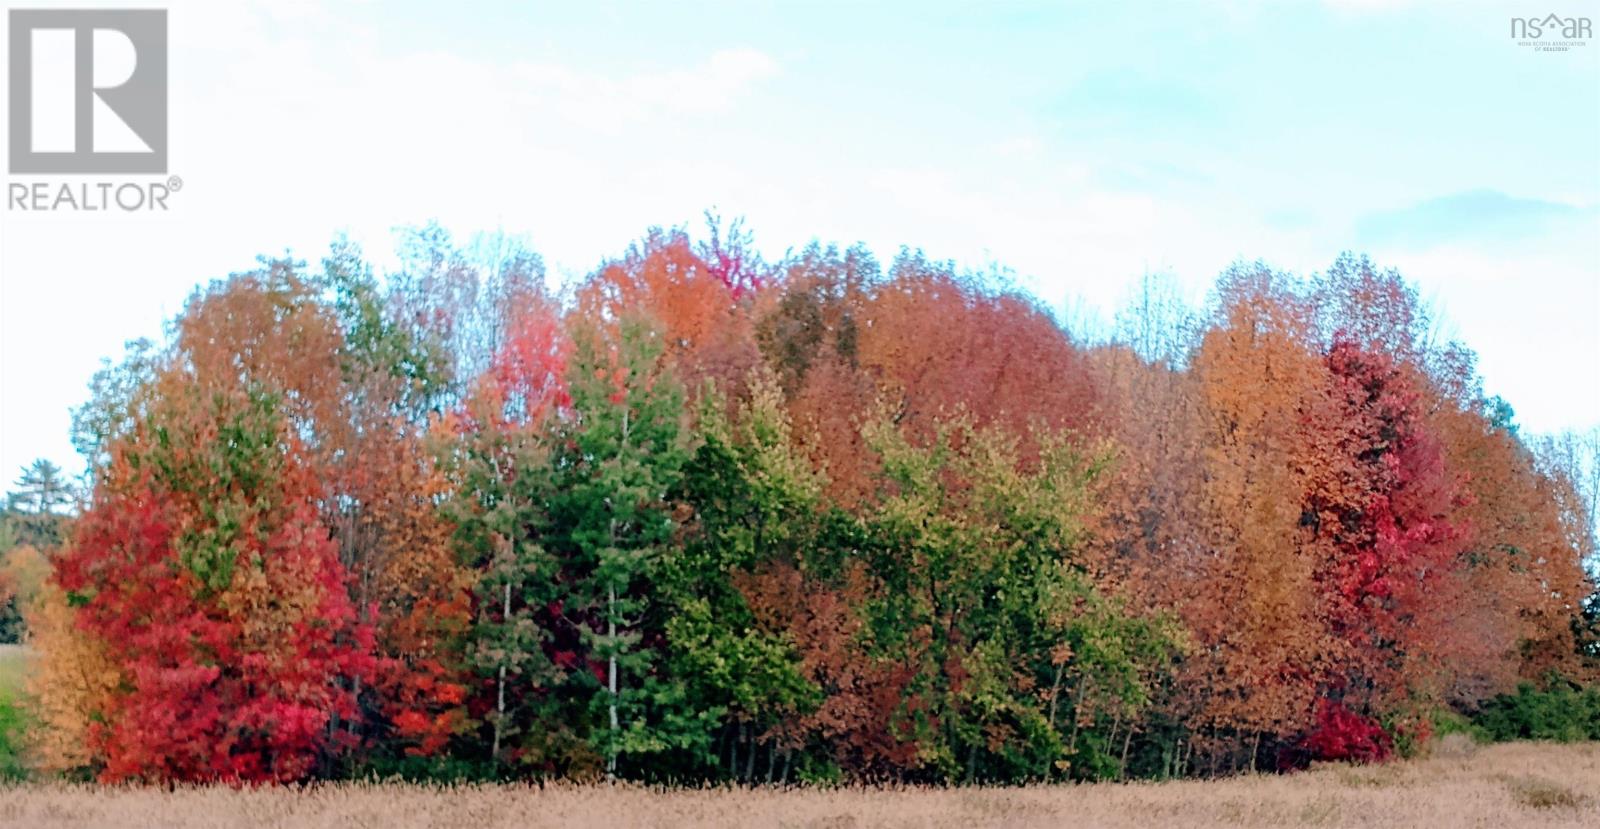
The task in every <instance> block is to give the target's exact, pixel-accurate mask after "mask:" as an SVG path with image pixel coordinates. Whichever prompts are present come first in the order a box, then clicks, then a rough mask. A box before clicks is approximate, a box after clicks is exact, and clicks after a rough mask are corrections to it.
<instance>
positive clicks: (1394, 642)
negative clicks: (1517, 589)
mask: <svg viewBox="0 0 1600 829" xmlns="http://www.w3.org/2000/svg"><path fill="white" fill-rule="evenodd" d="M1325 362H1326V365H1327V368H1328V373H1329V387H1328V388H1329V395H1328V400H1329V402H1330V403H1331V406H1332V408H1331V409H1330V410H1327V411H1314V412H1313V414H1314V416H1315V418H1316V420H1317V421H1318V423H1317V424H1315V425H1308V429H1321V430H1322V431H1323V432H1324V433H1332V435H1331V437H1327V438H1325V439H1324V440H1323V441H1322V442H1320V443H1319V444H1318V445H1319V448H1320V449H1322V450H1323V451H1322V454H1323V457H1322V458H1320V459H1319V460H1320V462H1319V463H1314V464H1309V465H1308V469H1310V470H1312V472H1311V475H1310V478H1309V480H1308V481H1307V490H1306V504H1305V510H1304V513H1303V517H1302V523H1303V524H1307V525H1309V527H1310V528H1311V534H1312V538H1311V539H1310V541H1309V543H1310V544H1311V546H1312V548H1313V550H1315V554H1316V555H1317V557H1318V559H1319V565H1318V570H1317V581H1318V585H1319V590H1320V593H1321V600H1322V603H1323V613H1324V614H1325V615H1324V622H1325V624H1327V625H1328V628H1329V633H1330V634H1331V638H1332V640H1333V641H1335V642H1337V643H1338V644H1339V646H1340V647H1339V649H1338V651H1337V653H1336V658H1335V659H1334V660H1331V662H1330V666H1329V674H1328V676H1327V679H1326V690H1325V693H1327V694H1329V695H1331V696H1332V698H1334V699H1336V700H1338V701H1339V705H1338V711H1337V712H1336V713H1337V716H1335V715H1332V714H1327V709H1324V712H1323V715H1322V716H1320V717H1319V721H1318V726H1317V728H1318V730H1319V731H1320V730H1321V729H1324V728H1335V727H1336V728H1340V729H1345V726H1347V725H1348V722H1347V721H1348V719H1349V717H1350V716H1361V715H1367V716H1372V715H1376V714H1380V713H1391V712H1393V711H1395V709H1396V707H1397V706H1401V705H1402V704H1403V703H1405V702H1407V701H1408V700H1409V699H1436V698H1438V696H1439V694H1440V693H1441V688H1440V684H1441V683H1440V682H1439V678H1440V673H1439V667H1438V666H1439V661H1440V660H1438V659H1437V658H1436V656H1437V655H1438V649H1439V647H1440V645H1441V644H1442V642H1443V640H1445V639H1447V638H1448V637H1449V636H1451V635H1452V633H1451V631H1449V630H1446V629H1444V628H1442V627H1441V626H1439V624H1438V623H1439V622H1442V621H1444V620H1445V619H1446V618H1447V614H1445V613H1440V612H1439V610H1440V607H1439V605H1441V604H1444V605H1448V606H1454V605H1455V604H1456V603H1458V602H1459V601H1460V600H1462V599H1463V598H1464V597H1462V596H1459V595H1457V593H1456V591H1455V589H1454V588H1455V587H1456V586H1457V585H1458V584H1459V581H1458V579H1457V573H1456V558H1457V556H1456V552H1457V547H1458V546H1459V544H1460V542H1461V537H1462V533H1461V532H1460V530H1459V529H1458V528H1457V527H1456V525H1455V523H1454V521H1455V519H1454V515H1455V512H1456V510H1457V508H1458V507H1459V506H1460V498H1459V497H1458V491H1459V486H1458V481H1457V480H1456V478H1455V477H1454V476H1453V475H1452V474H1451V473H1450V471H1449V469H1448V468H1447V467H1446V465H1445V459H1444V455H1443V453H1442V451H1441V449H1440V446H1439V442H1438V440H1437V439H1436V438H1435V437H1434V435H1433V434H1432V433H1431V432H1430V431H1429V430H1428V429H1427V426H1426V422H1425V420H1424V419H1423V413H1422V411H1421V407H1420V404H1421V401H1422V395H1421V394H1420V392H1419V391H1418V390H1417V381H1416V379H1415V375H1414V374H1413V373H1412V372H1411V370H1410V369H1409V367H1408V366H1406V365H1404V364H1400V363H1397V362H1396V361H1395V360H1393V359H1392V358H1390V357H1388V356H1386V355H1384V354H1381V353H1373V352H1368V351H1365V350H1363V349H1362V348H1360V347H1359V346H1357V345H1356V344H1354V343H1353V342H1351V341H1349V340H1345V339H1342V338H1340V339H1336V340H1335V342H1334V344H1333V346H1332V348H1331V349H1330V350H1329V352H1328V354H1327V356H1326V359H1325ZM1346 730H1347V729H1346ZM1320 739H1321V738H1320V737H1319V734H1318V733H1317V732H1314V733H1313V734H1312V737H1311V743H1312V744H1313V745H1316V744H1319V743H1318V741H1319V740H1320ZM1329 759H1334V758H1333V757H1331V756H1330V757H1329Z"/></svg>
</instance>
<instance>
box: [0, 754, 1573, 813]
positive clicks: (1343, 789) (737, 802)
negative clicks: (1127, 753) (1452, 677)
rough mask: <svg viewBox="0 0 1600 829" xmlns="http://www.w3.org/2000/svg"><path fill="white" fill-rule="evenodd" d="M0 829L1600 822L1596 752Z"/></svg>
mask: <svg viewBox="0 0 1600 829" xmlns="http://www.w3.org/2000/svg"><path fill="white" fill-rule="evenodd" d="M0 826H7V827H9V826H28V827H56V826H59V827H68V826H171V827H190V826H193V827H199V826H207V827H212V826H216V827H232V826H283V827H306V829H311V828H312V827H334V826H338V827H384V829H408V827H422V826H471V827H502V826H503V827H526V826H818V827H835V828H837V827H867V826H907V827H911V826H918V827H920V826H930V827H934V826H936V827H945V826H948V827H957V826H960V827H965V826H1019V827H1020V826H1112V827H1120V826H1126V827H1140V829H1148V827H1153V826H1162V827H1167V826H1485V827H1505V826H1589V827H1592V826H1600V744H1597V743H1589V744H1579V745H1551V744H1537V743H1512V744H1504V745H1498V746H1492V747H1487V748H1482V749H1478V750H1475V751H1474V750H1471V749H1470V747H1464V746H1463V747H1458V748H1457V750H1456V751H1454V752H1451V753H1450V754H1449V755H1448V756H1444V755H1443V753H1441V756H1435V757H1432V758H1429V759H1426V760H1418V761H1412V762H1403V763H1394V764H1390V765H1386V766H1368V767H1348V766H1329V767H1324V768H1317V769H1314V770H1312V771H1310V772H1306V773H1303V774H1295V775H1288V776H1267V775H1262V776H1254V777H1240V778H1233V779H1228V780H1219V781H1183V782H1171V783H1133V784H1126V785H1118V784H1100V785H1084V786H1040V787H1031V788H1009V789H1006V788H994V789H988V788H973V789H932V790H930V789H841V790H816V789H810V790H801V789H792V790H787V791H774V790H728V789H720V790H680V791H659V790H651V789H645V788H639V787H631V786H621V787H617V788H607V787H604V786H567V785H563V786H552V787H548V788H544V789H539V788H534V787H525V786H486V787H477V786H471V787H461V788H435V787H423V786H407V785H359V784H338V785H326V786H317V787H312V788H308V789H257V790H235V789H229V788H223V787H213V788H191V789H179V790H177V791H165V790H162V789H134V788H97V787H89V786H64V785H37V784H36V785H29V786H21V787H13V788H0Z"/></svg>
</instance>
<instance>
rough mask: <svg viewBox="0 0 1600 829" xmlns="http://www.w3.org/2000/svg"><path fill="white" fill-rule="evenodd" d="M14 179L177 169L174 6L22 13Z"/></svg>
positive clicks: (15, 77)
mask: <svg viewBox="0 0 1600 829" xmlns="http://www.w3.org/2000/svg"><path fill="white" fill-rule="evenodd" d="M10 20H11V37H10V43H9V46H10V49H9V53H10V56H11V57H10V79H11V81H10V83H11V86H10V90H11V113H10V115H11V132H10V137H11V172H12V173H14V174H35V173H165V172H166V171H167V12H166V10H165V9H70V10H69V9H59V10H58V9H48V10H47V9H13V10H12V11H11V15H10Z"/></svg>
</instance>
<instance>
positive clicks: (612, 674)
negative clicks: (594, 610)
mask: <svg viewBox="0 0 1600 829" xmlns="http://www.w3.org/2000/svg"><path fill="white" fill-rule="evenodd" d="M616 606H617V586H616V585H615V584H610V585H607V586H606V638H607V639H608V640H609V642H610V643H611V657H610V659H608V660H607V668H606V685H607V687H609V688H610V689H611V705H610V707H609V708H610V714H611V748H610V749H609V750H608V751H607V752H606V754H607V755H608V756H607V757H606V779H607V780H616V779H617V611H616Z"/></svg>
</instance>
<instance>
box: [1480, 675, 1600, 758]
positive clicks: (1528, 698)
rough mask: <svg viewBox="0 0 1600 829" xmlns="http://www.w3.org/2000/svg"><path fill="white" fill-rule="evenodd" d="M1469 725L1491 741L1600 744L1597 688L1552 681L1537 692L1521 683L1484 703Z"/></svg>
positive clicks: (1599, 693)
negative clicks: (1596, 741)
mask: <svg viewBox="0 0 1600 829" xmlns="http://www.w3.org/2000/svg"><path fill="white" fill-rule="evenodd" d="M1473 724H1474V725H1476V726H1477V727H1478V728H1480V729H1482V730H1483V733H1484V734H1486V735H1487V736H1488V737H1489V739H1491V740H1495V741H1501V740H1554V741H1556V742H1562V743H1571V742H1577V741H1579V740H1600V687H1596V686H1589V687H1587V688H1584V687H1580V686H1578V685H1575V684H1573V683H1570V682H1565V681H1552V682H1550V683H1549V684H1548V686H1547V687H1546V688H1545V689H1544V690H1540V689H1539V688H1537V687H1535V686H1534V685H1533V684H1532V683H1529V682H1524V683H1521V684H1520V685H1518V686H1517V691H1516V693H1514V694H1501V695H1499V696H1497V697H1495V698H1493V699H1491V700H1489V701H1488V702H1487V703H1485V704H1484V705H1483V708H1482V709H1481V710H1479V711H1478V714H1477V716H1476V717H1474V718H1473Z"/></svg>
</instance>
